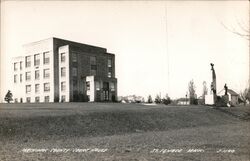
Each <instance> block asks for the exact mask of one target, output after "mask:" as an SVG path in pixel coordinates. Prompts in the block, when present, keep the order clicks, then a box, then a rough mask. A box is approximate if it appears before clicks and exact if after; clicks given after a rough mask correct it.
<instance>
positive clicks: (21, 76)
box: [20, 74, 23, 82]
mask: <svg viewBox="0 0 250 161" xmlns="http://www.w3.org/2000/svg"><path fill="white" fill-rule="evenodd" d="M22 81H23V75H22V74H20V82H22Z"/></svg>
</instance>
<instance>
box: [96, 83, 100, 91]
mask: <svg viewBox="0 0 250 161" xmlns="http://www.w3.org/2000/svg"><path fill="white" fill-rule="evenodd" d="M95 88H96V90H97V91H99V90H100V83H99V82H98V81H96V82H95Z"/></svg>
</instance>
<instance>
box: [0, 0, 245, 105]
mask: <svg viewBox="0 0 250 161" xmlns="http://www.w3.org/2000/svg"><path fill="white" fill-rule="evenodd" d="M222 24H224V26H226V27H227V28H229V29H233V28H235V29H236V30H237V31H241V28H240V27H239V24H241V25H242V26H244V27H246V28H247V29H249V2H248V1H71V2H69V1H1V83H0V85H1V86H0V89H1V95H0V97H1V98H0V101H2V100H3V98H4V95H5V94H6V92H7V90H8V89H12V88H13V87H12V85H11V83H10V82H12V75H13V74H12V73H13V71H12V69H13V68H12V66H11V58H13V57H16V56H22V55H23V54H24V52H23V48H22V45H24V44H27V43H30V42H34V41H39V40H42V39H46V38H49V37H58V38H62V39H67V40H72V41H76V42H81V43H84V44H90V45H95V46H100V47H104V48H107V50H108V52H109V53H114V54H115V56H116V77H117V79H118V95H119V96H126V95H132V94H135V95H140V96H144V97H145V98H146V97H147V96H148V95H149V94H150V95H152V96H153V97H154V96H155V95H156V94H161V96H164V95H166V94H168V95H169V96H170V97H171V98H179V97H185V95H186V93H187V91H188V82H189V81H190V80H194V83H195V86H196V93H197V95H198V96H200V95H201V93H202V83H203V81H206V82H207V86H210V83H211V76H212V74H211V67H210V63H211V62H212V63H214V64H215V66H214V67H215V71H216V75H217V91H220V90H222V89H223V86H224V84H225V83H227V85H228V88H230V89H233V90H235V91H236V92H240V91H241V90H243V89H244V88H246V87H247V85H248V80H249V41H247V40H246V39H244V38H242V37H240V36H238V35H236V34H233V33H232V32H230V31H229V30H228V29H226V28H225V27H224V26H223V25H222Z"/></svg>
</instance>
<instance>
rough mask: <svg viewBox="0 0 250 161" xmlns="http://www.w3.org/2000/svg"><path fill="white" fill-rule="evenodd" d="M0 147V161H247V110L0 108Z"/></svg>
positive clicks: (70, 105)
mask: <svg viewBox="0 0 250 161" xmlns="http://www.w3.org/2000/svg"><path fill="white" fill-rule="evenodd" d="M0 145H1V146H0V160H1V161H2V160H3V161H4V160H8V161H9V160H10V161H12V160H60V161H62V160H96V161H99V160H157V161H158V160H232V161H235V160H244V161H248V160H250V150H249V149H250V107H234V108H212V107H209V106H164V105H155V106H145V105H140V104H118V103H54V104H0ZM27 148H29V149H33V150H34V149H35V150H38V149H45V151H43V152H38V151H33V152H31V151H29V152H27V151H24V149H27ZM95 148H98V149H95ZM77 149H78V150H77ZM100 149H104V152H100V151H99V150H100ZM56 150H58V151H56ZM60 150H62V151H60ZM97 151H98V152H97Z"/></svg>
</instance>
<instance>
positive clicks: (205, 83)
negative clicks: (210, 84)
mask: <svg viewBox="0 0 250 161" xmlns="http://www.w3.org/2000/svg"><path fill="white" fill-rule="evenodd" d="M202 84H203V89H202V99H205V95H207V91H208V89H207V82H206V81H203V83H202Z"/></svg>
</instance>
